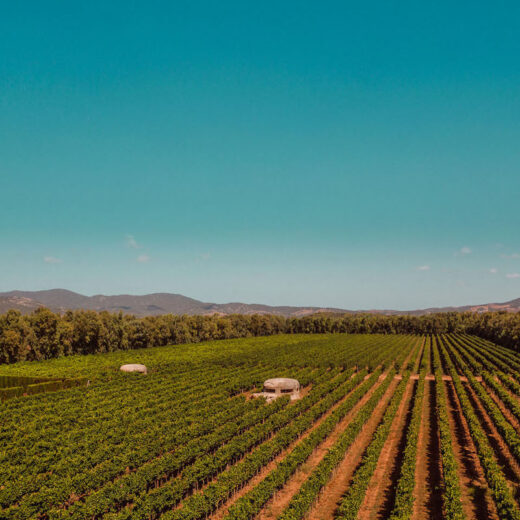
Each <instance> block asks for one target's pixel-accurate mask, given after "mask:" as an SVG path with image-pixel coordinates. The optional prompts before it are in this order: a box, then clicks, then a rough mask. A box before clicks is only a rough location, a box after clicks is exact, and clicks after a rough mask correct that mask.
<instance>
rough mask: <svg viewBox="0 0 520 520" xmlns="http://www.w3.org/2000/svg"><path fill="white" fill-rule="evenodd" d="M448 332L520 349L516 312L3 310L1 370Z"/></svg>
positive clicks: (519, 328)
mask: <svg viewBox="0 0 520 520" xmlns="http://www.w3.org/2000/svg"><path fill="white" fill-rule="evenodd" d="M452 332H455V333H467V334H475V335H477V336H480V337H482V338H485V339H488V340H490V341H493V342H495V343H498V344H500V345H503V346H506V347H510V348H513V349H514V350H520V313H506V312H486V313H470V312H465V313H460V312H446V313H438V314H428V315H425V316H409V315H398V316H385V315H382V314H346V315H337V314H314V315H310V316H305V317H299V318H293V317H291V318H285V317H283V316H274V315H259V314H255V315H243V314H232V315H227V316H218V315H213V316H186V315H185V316H177V315H173V314H166V315H161V316H147V317H136V316H131V315H126V314H123V313H109V312H106V311H102V312H96V311H81V310H79V311H67V312H65V313H64V314H57V313H54V312H52V311H50V310H49V309H46V308H43V307H42V308H39V309H37V310H35V311H34V312H32V313H31V314H27V315H22V314H21V313H20V312H19V311H16V310H10V311H8V312H7V313H5V314H2V315H0V363H4V364H5V363H15V362H17V361H25V360H28V361H33V360H42V359H50V358H55V357H59V356H68V355H72V354H94V353H98V352H112V351H115V350H129V349H138V348H145V347H153V346H162V345H171V344H181V343H197V342H201V341H208V340H216V339H231V338H244V337H251V336H269V335H272V334H282V333H286V334H298V333H304V334H314V333H351V334H352V333H356V334H374V333H378V334H445V333H452Z"/></svg>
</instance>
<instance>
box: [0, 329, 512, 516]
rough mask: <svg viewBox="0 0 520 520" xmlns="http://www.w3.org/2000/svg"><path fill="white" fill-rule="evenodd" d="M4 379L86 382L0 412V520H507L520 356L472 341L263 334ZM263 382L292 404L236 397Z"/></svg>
mask: <svg viewBox="0 0 520 520" xmlns="http://www.w3.org/2000/svg"><path fill="white" fill-rule="evenodd" d="M134 362H135V363H143V364H145V365H146V366H147V367H148V374H147V375H139V374H123V373H121V372H120V371H119V370H118V369H119V365H121V364H123V363H134ZM2 377H3V378H4V379H3V380H4V381H7V380H8V379H9V378H16V377H18V378H40V380H46V381H51V380H57V379H60V380H65V379H66V378H70V379H74V380H76V379H78V380H79V379H81V381H84V380H88V382H89V384H88V386H85V385H80V386H72V387H70V388H61V387H57V386H56V387H53V391H51V392H42V393H36V394H34V395H23V396H19V395H18V394H16V395H13V396H10V398H9V399H7V400H5V401H3V402H1V403H0V446H1V450H0V519H2V520H22V519H38V520H51V519H52V520H58V519H60V520H62V519H75V520H80V519H81V520H84V519H102V518H103V519H110V520H127V519H139V520H154V519H159V518H160V519H163V520H204V519H215V520H217V519H218V520H246V519H258V520H299V519H304V518H306V519H310V520H332V519H338V520H347V519H351V520H354V519H366V520H372V519H387V518H388V519H392V520H404V519H416V520H421V519H426V518H434V519H448V520H462V519H468V520H469V519H494V520H496V519H517V520H520V355H518V354H516V353H515V352H513V351H512V350H510V349H508V348H505V347H502V346H498V345H496V344H493V343H491V342H489V341H487V340H484V339H481V338H478V337H476V336H471V335H467V334H442V335H398V334H388V335H385V334H291V335H276V336H268V337H257V338H244V339H233V340H222V341H212V342H205V343H200V344H193V345H176V346H169V347H153V348H147V349H142V350H133V351H129V352H128V351H126V352H125V351H118V352H112V353H107V354H95V355H84V356H70V357H61V358H57V359H52V360H47V361H41V362H37V361H33V362H23V363H15V364H12V365H5V366H2V367H0V378H2ZM273 377H289V378H295V379H297V380H298V381H299V382H300V384H301V387H302V390H301V396H302V397H301V399H299V400H295V401H291V400H290V398H289V397H288V396H285V397H281V398H279V399H276V400H274V401H273V402H272V403H270V404H266V402H265V400H264V399H262V398H256V399H253V398H251V394H252V393H254V392H257V391H260V390H261V388H262V385H263V382H264V380H266V379H269V378H273Z"/></svg>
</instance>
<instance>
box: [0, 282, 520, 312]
mask: <svg viewBox="0 0 520 520" xmlns="http://www.w3.org/2000/svg"><path fill="white" fill-rule="evenodd" d="M42 306H43V307H47V308H49V309H51V310H53V311H55V312H65V311H67V310H74V309H88V310H95V311H110V312H119V311H122V312H124V313H127V314H135V315H137V316H157V315H159V314H169V313H171V314H193V315H195V314H198V315H210V314H221V315H226V314H276V315H280V316H294V317H301V316H307V315H309V314H315V313H318V312H327V313H374V314H375V313H377V314H387V315H395V314H409V315H417V316H419V315H423V314H432V313H435V312H448V311H473V312H486V311H494V310H505V311H508V312H518V311H520V298H517V299H516V300H511V301H509V302H505V303H486V304H483V305H466V306H463V307H437V308H430V309H420V310H412V311H396V310H357V311H353V310H347V309H337V308H333V307H290V306H280V307H273V306H270V305H260V304H254V303H253V304H249V303H205V302H201V301H199V300H194V299H193V298H188V297H187V296H182V295H181V294H171V293H154V294H145V295H142V296H133V295H130V294H120V295H115V296H104V295H101V294H98V295H95V296H84V295H82V294H78V293H75V292H72V291H67V290H65V289H51V290H48V291H10V292H4V293H0V313H4V312H6V311H8V310H9V309H18V310H19V311H21V312H22V313H29V312H31V311H33V310H34V309H37V308H38V307H42Z"/></svg>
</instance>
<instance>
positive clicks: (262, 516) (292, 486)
mask: <svg viewBox="0 0 520 520" xmlns="http://www.w3.org/2000/svg"><path fill="white" fill-rule="evenodd" d="M385 375H386V374H385ZM386 377H388V376H387V375H386ZM382 380H383V378H380V379H379V382H377V383H376V384H375V385H374V386H373V387H372V388H371V389H370V390H369V391H368V392H367V393H366V394H365V395H364V396H363V397H362V398H361V400H360V401H359V402H358V403H357V404H356V406H355V407H354V408H353V409H352V410H351V411H350V412H349V413H348V414H347V415H346V416H345V417H344V418H343V419H342V420H341V421H340V422H339V423H338V425H337V426H336V428H335V429H334V430H333V432H332V433H331V434H330V435H329V436H328V437H327V438H326V439H325V441H323V442H322V443H321V444H320V445H319V446H318V447H317V448H316V450H314V452H313V453H312V455H311V456H310V457H309V458H308V459H307V461H306V462H305V463H304V464H302V466H301V467H300V468H299V469H298V470H297V471H296V472H295V473H294V475H293V476H292V477H291V478H290V479H289V480H288V481H287V483H286V484H285V486H284V487H283V488H282V489H281V490H280V491H278V493H276V494H275V496H274V497H272V498H271V500H269V501H268V502H267V504H266V505H265V506H264V508H263V509H262V511H260V513H259V514H258V516H257V520H275V519H276V518H278V516H279V515H280V514H281V513H282V511H283V510H284V509H285V508H286V507H287V506H288V505H289V502H290V501H291V499H292V497H293V496H294V495H295V494H296V493H297V492H298V490H299V489H300V487H301V485H302V484H303V482H305V480H307V478H308V477H309V475H310V474H311V473H312V472H313V470H314V468H315V467H316V466H317V465H318V464H319V463H320V462H321V460H322V459H323V457H324V456H325V455H326V454H327V451H328V450H329V449H330V448H331V447H332V446H333V444H334V443H335V442H336V440H337V439H338V437H339V436H340V435H341V434H342V433H343V432H344V431H345V429H346V428H347V427H348V425H349V424H350V423H351V421H352V419H353V418H354V417H355V416H356V415H357V413H358V411H359V410H360V408H362V407H363V405H364V404H365V403H366V402H367V401H368V400H369V399H370V397H371V396H372V395H373V393H374V392H375V390H376V388H377V387H379V385H380V384H381V381H382ZM397 384H398V382H397V381H396V380H393V381H392V382H391V383H390V387H389V388H391V389H393V388H395V386H396V385H397ZM388 392H389V390H387V392H386V394H385V396H387V395H388ZM392 392H393V390H392ZM378 406H379V405H378ZM311 518H313V520H314V519H315V518H316V517H314V516H312V515H311ZM316 520H317V518H316Z"/></svg>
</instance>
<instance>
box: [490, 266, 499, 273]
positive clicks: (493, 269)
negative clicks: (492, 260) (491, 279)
mask: <svg viewBox="0 0 520 520" xmlns="http://www.w3.org/2000/svg"><path fill="white" fill-rule="evenodd" d="M489 272H490V273H491V274H497V273H498V269H497V268H496V267H492V268H491V269H490V270H489Z"/></svg>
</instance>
